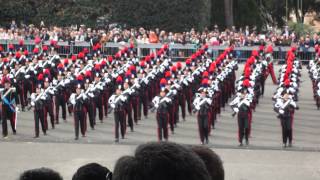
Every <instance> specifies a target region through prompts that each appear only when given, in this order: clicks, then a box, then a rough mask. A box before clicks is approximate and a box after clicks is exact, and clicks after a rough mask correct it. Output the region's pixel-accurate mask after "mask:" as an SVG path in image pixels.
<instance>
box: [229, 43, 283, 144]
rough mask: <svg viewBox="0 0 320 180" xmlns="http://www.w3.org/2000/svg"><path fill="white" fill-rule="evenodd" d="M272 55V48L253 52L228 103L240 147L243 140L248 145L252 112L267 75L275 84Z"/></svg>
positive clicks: (262, 92) (262, 90)
mask: <svg viewBox="0 0 320 180" xmlns="http://www.w3.org/2000/svg"><path fill="white" fill-rule="evenodd" d="M272 53H273V49H272V46H268V47H266V48H264V47H263V48H262V47H260V48H259V51H257V50H253V51H252V54H251V57H250V58H248V59H247V61H246V63H245V66H244V71H243V74H242V75H241V76H240V77H239V79H238V80H237V85H236V90H237V94H236V96H235V98H234V99H233V101H232V102H230V106H231V108H232V110H233V112H234V113H233V114H232V116H235V115H237V119H238V141H239V144H240V146H243V140H244V139H245V143H246V145H249V138H250V137H251V125H252V117H253V113H252V112H253V111H255V108H256V106H257V104H259V98H260V97H261V96H263V94H264V85H265V81H266V79H267V77H268V75H269V74H271V77H272V79H273V81H274V83H277V81H276V80H275V77H274V72H273V65H272V59H273V58H272Z"/></svg>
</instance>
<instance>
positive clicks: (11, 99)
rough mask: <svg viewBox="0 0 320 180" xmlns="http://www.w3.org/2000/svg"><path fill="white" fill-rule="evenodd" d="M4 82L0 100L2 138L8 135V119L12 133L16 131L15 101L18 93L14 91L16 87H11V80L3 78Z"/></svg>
mask: <svg viewBox="0 0 320 180" xmlns="http://www.w3.org/2000/svg"><path fill="white" fill-rule="evenodd" d="M3 82H4V89H3V91H2V93H1V102H2V114H1V115H2V117H1V118H2V135H3V137H4V138H7V137H8V126H7V120H9V121H10V124H11V129H12V132H13V134H14V135H15V134H16V133H17V131H16V123H17V119H16V117H17V116H16V113H17V112H16V110H17V108H16V106H15V104H16V103H15V101H16V100H17V99H18V95H17V93H16V89H15V88H12V87H11V80H10V79H8V78H5V79H4V80H3Z"/></svg>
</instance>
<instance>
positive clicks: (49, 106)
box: [44, 77, 55, 130]
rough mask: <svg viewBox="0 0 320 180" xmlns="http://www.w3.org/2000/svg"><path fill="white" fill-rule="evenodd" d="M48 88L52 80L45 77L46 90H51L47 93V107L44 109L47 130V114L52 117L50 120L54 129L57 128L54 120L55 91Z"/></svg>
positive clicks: (45, 105)
mask: <svg viewBox="0 0 320 180" xmlns="http://www.w3.org/2000/svg"><path fill="white" fill-rule="evenodd" d="M48 88H50V80H49V78H48V77H46V78H44V90H45V91H46V90H47V91H48V92H49V91H50V93H46V94H45V95H46V100H45V103H44V107H45V111H44V119H45V122H46V125H47V130H48V124H47V122H48V120H47V116H48V114H49V117H50V122H51V127H52V129H54V128H55V125H54V124H55V122H54V113H53V94H54V92H52V90H48Z"/></svg>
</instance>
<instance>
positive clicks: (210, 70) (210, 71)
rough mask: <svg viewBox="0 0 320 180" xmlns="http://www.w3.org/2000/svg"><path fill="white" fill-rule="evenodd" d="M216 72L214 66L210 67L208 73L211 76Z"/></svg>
mask: <svg viewBox="0 0 320 180" xmlns="http://www.w3.org/2000/svg"><path fill="white" fill-rule="evenodd" d="M215 70H216V66H210V68H209V73H210V74H212V73H214V71H215Z"/></svg>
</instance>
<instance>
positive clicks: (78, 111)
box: [69, 83, 86, 140]
mask: <svg viewBox="0 0 320 180" xmlns="http://www.w3.org/2000/svg"><path fill="white" fill-rule="evenodd" d="M85 99H86V95H85V94H84V93H83V92H82V85H81V84H80V83H79V84H77V88H76V93H73V94H72V95H71V96H70V100H69V101H70V103H71V104H72V105H73V112H74V114H73V116H74V128H75V140H78V139H79V127H80V129H81V134H82V137H85V131H86V124H85V111H84V107H85V102H84V101H85Z"/></svg>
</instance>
